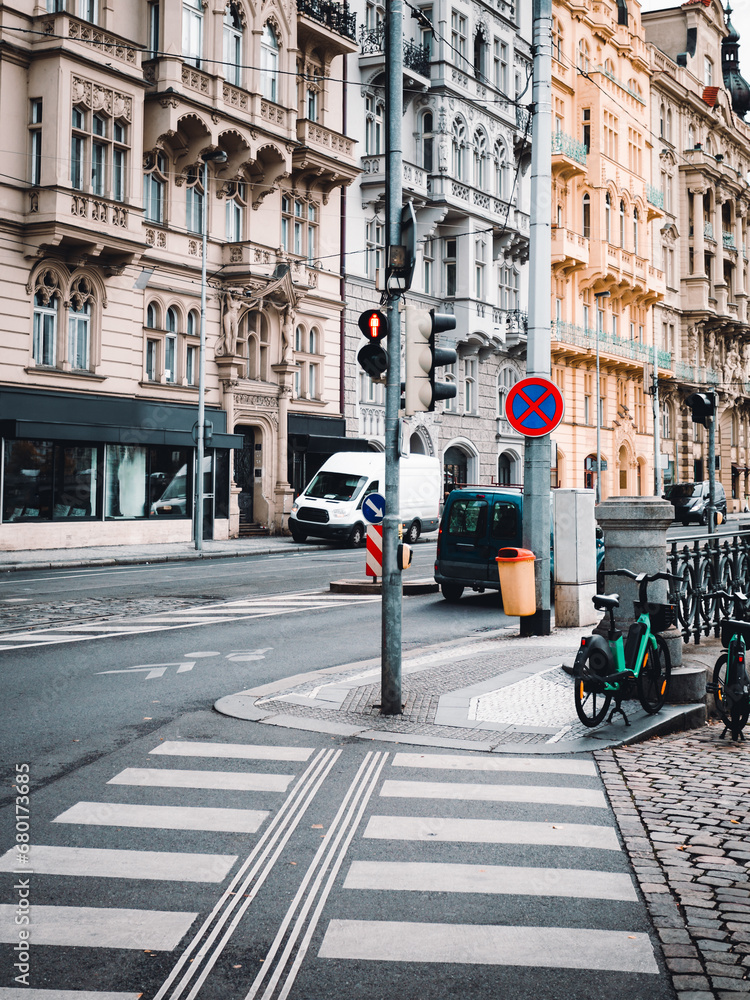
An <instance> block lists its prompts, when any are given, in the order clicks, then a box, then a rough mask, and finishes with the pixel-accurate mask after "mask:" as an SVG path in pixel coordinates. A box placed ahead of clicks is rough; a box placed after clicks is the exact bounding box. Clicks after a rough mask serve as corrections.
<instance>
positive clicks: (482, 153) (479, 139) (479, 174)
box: [474, 130, 487, 189]
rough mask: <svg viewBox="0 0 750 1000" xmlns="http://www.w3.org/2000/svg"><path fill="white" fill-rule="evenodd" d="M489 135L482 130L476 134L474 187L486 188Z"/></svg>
mask: <svg viewBox="0 0 750 1000" xmlns="http://www.w3.org/2000/svg"><path fill="white" fill-rule="evenodd" d="M486 164H487V136H486V135H485V134H484V132H482V131H481V130H480V131H478V132H477V134H476V135H475V136H474V187H478V188H482V189H484V185H485V183H486V181H487V176H486V175H487V167H486Z"/></svg>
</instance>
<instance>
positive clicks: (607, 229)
mask: <svg viewBox="0 0 750 1000" xmlns="http://www.w3.org/2000/svg"><path fill="white" fill-rule="evenodd" d="M604 234H605V237H606V240H607V243H611V242H612V198H611V197H610V194H609V191H607V194H606V197H605V198H604Z"/></svg>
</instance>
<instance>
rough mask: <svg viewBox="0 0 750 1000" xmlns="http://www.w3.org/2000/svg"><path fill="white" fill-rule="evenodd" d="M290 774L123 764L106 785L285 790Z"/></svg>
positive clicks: (239, 790) (249, 790)
mask: <svg viewBox="0 0 750 1000" xmlns="http://www.w3.org/2000/svg"><path fill="white" fill-rule="evenodd" d="M293 780H294V775H293V774H256V773H247V772H239V773H237V772H235V771H183V770H179V771H178V770H171V769H170V768H165V767H126V768H125V770H123V771H120V773H119V774H116V775H115V776H114V778H110V779H109V781H108V782H107V784H108V785H143V786H145V787H146V788H217V789H222V790H230V791H235V792H285V791H286V790H287V788H288V787H289V784H290V782H292V781H293Z"/></svg>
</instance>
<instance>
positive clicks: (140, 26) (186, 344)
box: [0, 0, 366, 549]
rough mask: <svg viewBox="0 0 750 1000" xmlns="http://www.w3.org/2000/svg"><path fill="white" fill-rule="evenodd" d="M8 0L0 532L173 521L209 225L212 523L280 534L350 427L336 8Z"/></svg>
mask: <svg viewBox="0 0 750 1000" xmlns="http://www.w3.org/2000/svg"><path fill="white" fill-rule="evenodd" d="M2 8H3V18H2V27H1V28H0V46H2V49H1V51H2V59H1V61H0V74H2V75H1V76H0V88H1V89H2V94H3V102H2V111H0V121H1V122H2V132H3V147H4V155H3V164H4V166H3V175H2V177H0V204H1V205H2V211H1V212H0V218H1V219H2V221H1V222H0V226H1V227H2V240H1V241H0V261H1V266H2V274H3V281H2V297H3V308H2V314H1V318H0V325H1V326H2V343H3V350H2V352H1V353H0V383H1V384H2V391H1V392H0V421H1V423H0V429H1V430H2V437H3V451H2V454H3V467H2V502H1V507H2V523H1V524H0V547H2V548H4V549H22V548H39V547H58V546H79V545H91V544H101V543H106V542H109V543H123V542H135V541H138V542H158V541H174V540H188V539H189V538H190V537H191V536H192V530H193V529H192V523H191V511H192V496H193V478H194V473H193V468H194V452H195V441H194V427H195V424H196V420H197V403H198V381H199V358H200V352H199V346H200V337H199V334H200V325H201V287H202V262H203V255H202V233H203V225H204V218H205V221H206V227H207V232H208V240H207V243H208V250H207V255H206V275H207V279H206V288H207V309H206V326H205V329H206V344H207V347H206V352H205V357H206V382H205V385H206V393H205V403H206V416H207V418H208V420H209V422H210V424H211V429H212V435H211V437H210V439H209V440H208V441H207V452H206V460H205V463H204V469H203V475H204V491H205V494H206V496H207V500H206V511H205V514H206V516H205V521H206V534H207V537H216V538H221V537H227V536H229V535H230V534H236V533H237V532H238V530H239V529H240V523H239V522H240V521H242V522H243V523H245V524H247V525H250V524H252V523H256V524H258V525H261V526H264V527H267V528H269V529H271V530H280V529H281V528H282V526H283V524H284V523H285V522H284V515H285V513H288V510H289V507H290V506H291V500H292V494H293V489H294V480H295V476H296V477H297V478H298V479H299V478H300V477H304V475H305V468H306V466H307V465H308V464H310V463H311V462H313V461H317V462H318V463H319V462H320V461H322V458H323V456H324V455H325V454H326V453H328V452H331V451H336V450H339V448H340V443H341V437H342V436H343V434H344V432H345V424H344V419H343V416H342V393H343V391H342V386H341V376H340V372H341V363H340V357H341V350H342V339H341V338H342V309H343V303H342V285H341V279H340V273H341V261H340V256H339V254H340V231H341V212H342V199H341V191H342V188H343V187H345V186H346V185H347V184H349V183H350V182H351V180H352V179H353V178H354V177H355V176H356V174H357V170H358V167H357V165H356V163H355V159H354V154H355V148H354V147H355V143H354V142H353V141H352V140H350V139H348V138H347V137H346V135H345V133H346V122H345V119H344V117H343V116H344V114H345V108H346V101H345V99H344V83H343V73H342V58H341V57H342V56H343V55H344V54H346V53H349V52H352V51H354V49H355V48H356V44H355V41H354V38H355V23H354V18H353V16H352V15H351V14H349V12H348V8H347V7H346V5H345V4H344V5H339V4H336V3H325V4H321V3H312V2H310V0H297V3H296V4H294V3H288V2H282V0H270V2H267V3H265V4H263V5H262V6H260V7H258V8H257V9H256V8H255V7H251V6H250V5H249V4H247V3H245V2H242V0H240V2H237V3H226V2H224V0H153V2H147V0H140V2H136V3H129V4H120V3H114V2H113V0H47V2H46V4H44V3H41V4H40V3H37V2H34V0H18V2H16V3H12V4H3V5H2ZM217 154H218V155H217ZM206 160H208V161H209V162H208V163H207V164H206V167H205V169H204V164H205V163H206ZM204 174H207V185H206V187H207V189H204ZM204 213H205V214H204ZM363 446H366V445H364V443H363ZM232 453H233V455H234V461H232Z"/></svg>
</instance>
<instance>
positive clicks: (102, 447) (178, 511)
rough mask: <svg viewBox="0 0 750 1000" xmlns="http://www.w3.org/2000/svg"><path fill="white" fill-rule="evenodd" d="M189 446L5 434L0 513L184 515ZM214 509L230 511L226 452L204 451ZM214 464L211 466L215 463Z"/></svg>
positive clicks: (25, 517) (188, 505)
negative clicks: (90, 442) (9, 436)
mask: <svg viewBox="0 0 750 1000" xmlns="http://www.w3.org/2000/svg"><path fill="white" fill-rule="evenodd" d="M193 455H194V452H193V449H192V448H180V447H171V446H170V445H158V446H145V445H128V444H99V445H80V444H72V443H67V442H57V441H34V440H24V439H15V440H6V441H5V442H4V449H3V459H4V462H3V479H2V519H3V521H4V522H10V521H58V520H70V519H81V520H85V519H88V520H101V519H107V520H113V519H122V520H126V519H127V520H132V519H138V518H149V517H159V518H165V517H170V518H189V517H191V516H192V507H193ZM206 459H207V465H208V469H207V470H206V472H208V477H207V478H208V479H209V480H210V479H211V478H212V474H215V487H214V488H213V489H211V488H207V490H206V492H207V493H209V494H211V493H213V494H215V498H216V509H215V515H214V516H215V517H217V518H222V517H224V518H225V517H227V516H228V510H229V452H228V451H227V450H226V449H215V450H212V451H210V452H209V453H208V454H207V456H206ZM213 466H215V470H214V468H213Z"/></svg>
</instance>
